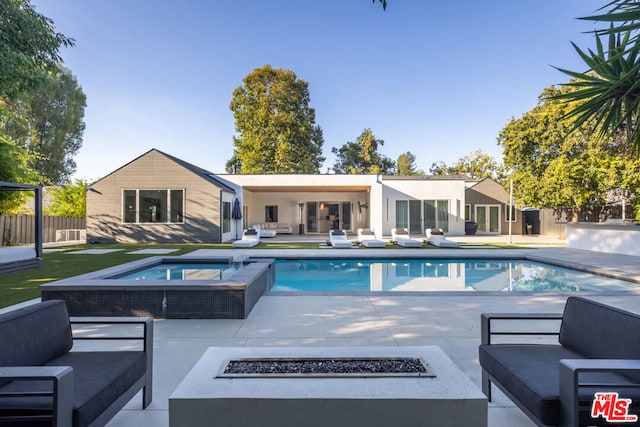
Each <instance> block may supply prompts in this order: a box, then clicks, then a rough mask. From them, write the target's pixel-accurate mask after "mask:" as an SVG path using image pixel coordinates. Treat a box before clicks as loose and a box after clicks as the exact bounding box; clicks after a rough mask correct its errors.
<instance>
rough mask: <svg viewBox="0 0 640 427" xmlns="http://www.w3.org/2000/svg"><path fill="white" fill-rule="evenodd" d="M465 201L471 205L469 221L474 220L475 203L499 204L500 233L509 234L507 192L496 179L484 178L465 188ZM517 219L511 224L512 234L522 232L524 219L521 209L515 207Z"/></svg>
mask: <svg viewBox="0 0 640 427" xmlns="http://www.w3.org/2000/svg"><path fill="white" fill-rule="evenodd" d="M465 203H466V204H467V205H469V206H471V218H470V220H471V221H476V218H475V217H474V216H475V206H476V205H500V234H504V235H506V234H509V223H508V222H507V221H505V219H506V215H505V214H506V209H507V208H506V206H507V205H508V204H509V193H507V192H506V191H505V190H504V188H503V187H502V185H500V184H499V183H497V182H496V181H494V180H492V179H490V178H486V179H483V180H482V181H480V182H478V183H477V184H475V185H474V186H473V187H470V188H467V190H466V191H465ZM515 217H516V218H517V220H516V221H515V222H513V223H512V224H511V233H512V234H524V232H525V231H524V227H525V225H524V221H523V218H522V211H521V210H520V209H516V214H515Z"/></svg>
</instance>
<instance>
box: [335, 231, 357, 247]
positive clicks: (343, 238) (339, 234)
mask: <svg viewBox="0 0 640 427" xmlns="http://www.w3.org/2000/svg"><path fill="white" fill-rule="evenodd" d="M329 244H330V245H331V246H333V247H334V248H352V247H353V243H351V241H350V240H348V239H347V233H345V232H344V230H329Z"/></svg>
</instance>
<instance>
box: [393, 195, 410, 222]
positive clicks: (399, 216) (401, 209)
mask: <svg viewBox="0 0 640 427" xmlns="http://www.w3.org/2000/svg"><path fill="white" fill-rule="evenodd" d="M408 227H409V201H408V200H396V228H408Z"/></svg>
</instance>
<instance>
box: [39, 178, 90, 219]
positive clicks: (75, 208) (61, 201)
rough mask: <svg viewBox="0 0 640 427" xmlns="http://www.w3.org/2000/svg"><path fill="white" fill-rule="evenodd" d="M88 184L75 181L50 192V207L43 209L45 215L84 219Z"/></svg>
mask: <svg viewBox="0 0 640 427" xmlns="http://www.w3.org/2000/svg"><path fill="white" fill-rule="evenodd" d="M88 188H89V182H87V181H85V180H81V179H77V180H75V181H74V182H68V183H66V184H65V185H63V186H56V187H52V188H51V190H50V193H51V196H52V201H51V205H50V206H49V207H47V208H46V209H45V214H46V215H51V216H68V217H78V218H84V217H86V216H87V189H88Z"/></svg>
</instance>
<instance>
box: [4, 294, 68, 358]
mask: <svg viewBox="0 0 640 427" xmlns="http://www.w3.org/2000/svg"><path fill="white" fill-rule="evenodd" d="M0 343H1V345H0V366H35V365H42V364H44V363H46V362H48V361H49V360H51V359H53V358H55V357H58V356H60V355H62V354H64V353H66V352H67V351H69V350H70V349H71V347H72V346H73V338H72V335H71V325H70V324H69V315H68V313H67V307H66V305H65V304H64V302H63V301H47V302H44V303H41V304H34V305H30V306H27V307H24V308H20V309H17V310H13V311H10V312H8V313H5V314H2V315H0Z"/></svg>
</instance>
